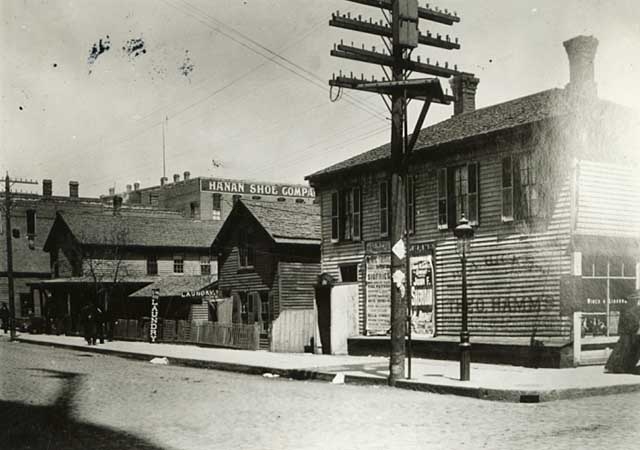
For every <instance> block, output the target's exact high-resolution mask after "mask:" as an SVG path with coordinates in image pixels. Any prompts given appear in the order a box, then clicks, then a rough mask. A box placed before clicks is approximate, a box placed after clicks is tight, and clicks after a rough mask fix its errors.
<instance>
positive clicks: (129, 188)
mask: <svg viewBox="0 0 640 450" xmlns="http://www.w3.org/2000/svg"><path fill="white" fill-rule="evenodd" d="M126 190H127V193H129V192H131V185H130V184H127V186H126Z"/></svg>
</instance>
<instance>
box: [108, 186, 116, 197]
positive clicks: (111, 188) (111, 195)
mask: <svg viewBox="0 0 640 450" xmlns="http://www.w3.org/2000/svg"><path fill="white" fill-rule="evenodd" d="M114 195H116V188H114V187H110V188H109V196H110V197H113V196H114Z"/></svg>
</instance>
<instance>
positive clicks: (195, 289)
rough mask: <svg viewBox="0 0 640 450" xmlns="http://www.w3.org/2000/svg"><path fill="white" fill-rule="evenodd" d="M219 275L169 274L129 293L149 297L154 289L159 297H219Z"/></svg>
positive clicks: (132, 295) (132, 297)
mask: <svg viewBox="0 0 640 450" xmlns="http://www.w3.org/2000/svg"><path fill="white" fill-rule="evenodd" d="M217 287H218V277H217V275H168V276H165V277H161V278H160V279H158V280H156V281H155V282H153V283H151V284H150V285H148V286H145V287H143V288H142V289H140V290H137V291H135V292H134V293H132V294H130V295H129V298H131V299H143V298H144V299H149V298H151V296H152V295H153V291H154V290H156V289H157V290H158V296H159V298H168V297H181V298H202V297H217Z"/></svg>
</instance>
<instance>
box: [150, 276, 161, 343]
mask: <svg viewBox="0 0 640 450" xmlns="http://www.w3.org/2000/svg"><path fill="white" fill-rule="evenodd" d="M158 292H159V289H154V290H153V293H152V294H151V324H150V325H149V340H150V341H151V343H155V342H156V339H157V337H158Z"/></svg>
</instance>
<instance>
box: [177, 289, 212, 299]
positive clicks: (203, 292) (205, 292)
mask: <svg viewBox="0 0 640 450" xmlns="http://www.w3.org/2000/svg"><path fill="white" fill-rule="evenodd" d="M192 297H200V298H201V297H213V298H217V297H218V291H217V290H215V289H201V290H199V291H185V292H183V293H182V298H192Z"/></svg>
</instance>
